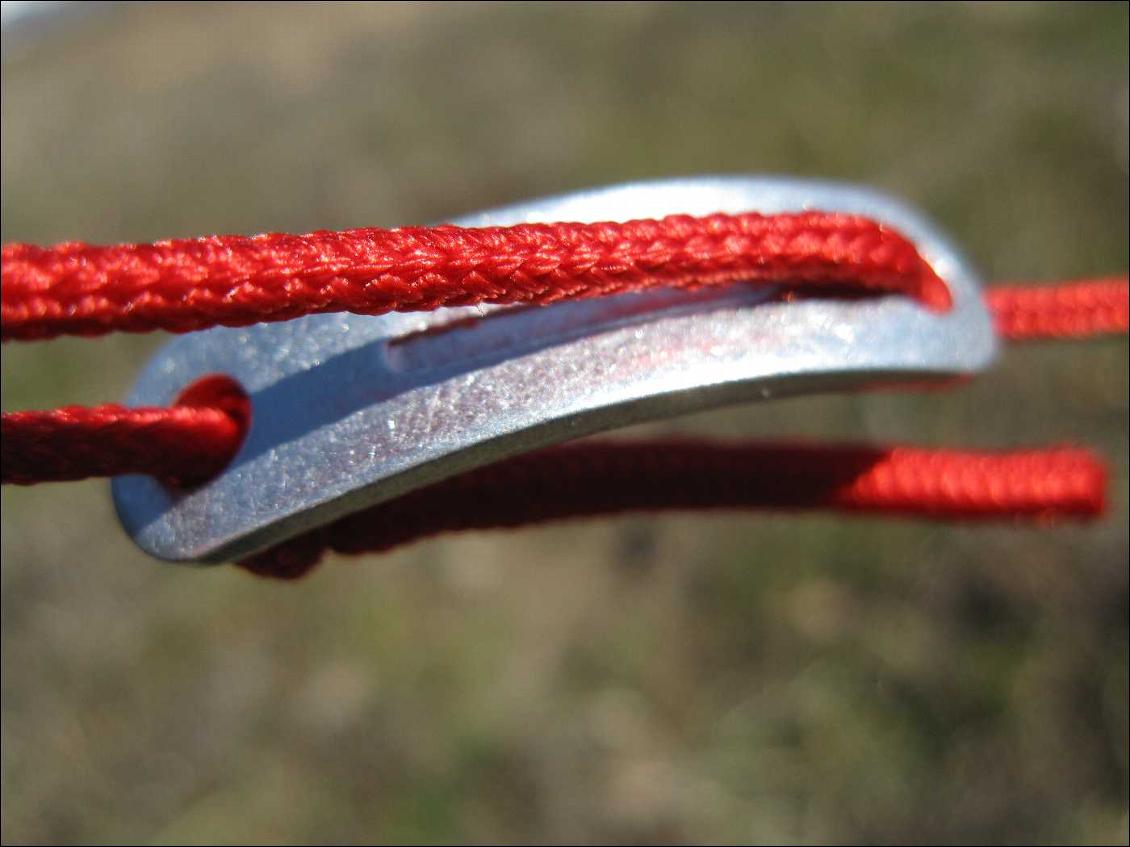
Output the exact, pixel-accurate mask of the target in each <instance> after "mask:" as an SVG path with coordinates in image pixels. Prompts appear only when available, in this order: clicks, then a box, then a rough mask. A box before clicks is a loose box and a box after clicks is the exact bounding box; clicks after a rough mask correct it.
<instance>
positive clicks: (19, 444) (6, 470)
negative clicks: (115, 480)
mask: <svg viewBox="0 0 1130 847" xmlns="http://www.w3.org/2000/svg"><path fill="white" fill-rule="evenodd" d="M240 437H241V431H240V426H239V424H238V422H236V421H234V420H233V419H232V418H231V416H229V415H228V414H227V413H225V412H224V411H223V410H221V409H212V408H190V407H187V406H174V407H173V408H169V409H164V408H159V409H126V408H123V407H121V406H116V405H106V406H96V407H94V408H85V407H82V406H65V407H63V408H61V409H51V410H48V411H35V412H5V413H4V419H3V438H2V439H0V453H2V454H3V482H5V483H16V484H17V485H32V484H35V483H39V482H66V481H69V480H79V479H86V478H88V477H92V476H117V475H119V474H130V473H143V474H150V475H151V476H155V477H158V478H159V479H162V480H164V481H166V482H169V483H171V484H174V485H191V484H195V483H200V482H204V481H206V480H208V479H209V478H210V477H212V476H215V475H216V474H217V473H219V472H220V471H221V470H223V468H224V465H226V464H227V461H228V459H229V458H230V456H231V454H232V452H233V451H232V447H233V445H236V446H238V444H239V442H240Z"/></svg>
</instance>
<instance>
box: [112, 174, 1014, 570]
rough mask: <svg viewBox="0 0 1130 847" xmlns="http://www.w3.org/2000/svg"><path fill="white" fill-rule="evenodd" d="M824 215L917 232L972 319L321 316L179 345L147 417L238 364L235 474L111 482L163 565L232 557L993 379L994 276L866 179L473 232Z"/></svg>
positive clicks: (573, 202)
mask: <svg viewBox="0 0 1130 847" xmlns="http://www.w3.org/2000/svg"><path fill="white" fill-rule="evenodd" d="M806 208H817V209H823V210H835V211H846V212H855V213H860V214H864V215H869V216H872V217H874V218H877V219H880V220H883V221H885V222H887V223H890V224H891V225H893V226H896V227H898V228H899V229H900V230H902V231H903V232H904V233H906V234H907V235H908V236H910V237H911V238H912V239H914V240H915V242H916V243H917V245H918V246H919V249H920V250H921V252H922V253H923V255H924V256H925V257H926V258H927V260H928V261H930V263H931V264H932V265H933V267H934V268H935V270H936V271H937V272H938V273H939V274H940V275H941V276H942V277H943V278H944V279H945V280H946V281H947V283H948V284H949V286H950V288H951V291H952V294H953V297H954V308H953V309H952V310H951V311H950V312H948V313H947V314H944V315H938V314H934V313H931V312H929V311H927V310H925V309H924V308H922V307H921V306H919V305H918V304H916V303H914V302H912V301H911V300H909V299H908V298H905V297H897V296H891V297H883V298H876V299H867V300H860V301H846V300H811V301H801V302H794V303H783V302H774V297H773V295H774V292H773V290H772V289H768V288H764V287H761V288H756V289H755V288H753V287H743V286H740V285H738V286H731V287H728V288H726V289H723V290H715V291H698V292H685V291H659V292H652V293H645V294H636V295H623V296H618V297H610V298H604V299H596V300H589V301H582V302H573V303H561V304H555V305H553V306H548V307H540V308H522V307H501V308H499V307H495V308H491V307H470V308H460V309H445V310H440V311H436V312H430V313H416V314H393V315H387V316H382V317H366V316H358V315H348V314H338V315H317V316H310V317H306V318H302V319H299V320H294V321H289V322H285V323H275V324H260V325H256V326H252V327H248V328H244V329H226V328H221V329H214V330H209V331H207V332H202V333H196V334H192V335H187V336H183V337H180V338H177V339H175V340H174V341H172V342H171V343H169V344H168V345H167V346H166V347H165V348H163V349H162V350H161V351H160V352H159V353H158V355H157V356H155V357H154V359H153V360H152V361H151V362H150V363H149V364H148V366H147V367H146V368H145V369H144V371H143V372H142V374H141V376H140V379H139V380H138V383H137V386H136V388H135V390H134V391H133V393H132V394H131V395H130V397H129V403H130V404H132V405H167V404H169V403H171V402H173V401H174V400H175V398H176V397H177V395H178V394H179V393H180V391H181V390H182V389H183V388H184V386H186V385H188V384H189V383H191V382H192V381H193V380H195V379H197V378H198V377H200V376H203V375H206V374H210V373H225V374H228V375H230V376H232V377H233V378H235V379H236V380H238V381H239V382H240V383H241V384H242V385H243V386H244V388H245V389H246V390H247V391H248V393H249V394H250V395H251V398H252V404H253V417H252V423H251V427H250V430H249V432H248V435H247V438H246V440H245V442H244V444H243V445H242V447H241V449H240V451H239V453H238V454H237V455H236V457H235V458H234V459H233V461H232V463H231V465H230V466H229V467H228V468H227V469H226V470H225V472H224V473H223V474H222V475H220V476H219V477H217V478H216V479H214V480H213V481H211V482H210V483H208V484H206V485H204V486H202V487H200V488H198V489H196V490H193V491H191V492H188V493H178V492H174V491H171V490H169V489H166V488H165V487H163V486H162V485H160V484H159V483H157V482H156V481H154V480H153V479H151V478H148V477H144V476H126V477H120V478H118V479H116V480H114V482H113V493H114V500H115V504H116V507H117V510H118V514H119V516H120V518H121V521H122V523H123V525H124V527H125V529H126V531H127V532H128V533H129V534H130V536H131V537H132V538H133V539H134V540H135V541H136V543H137V544H138V545H139V546H140V547H141V548H142V549H144V550H146V551H147V552H149V553H150V554H152V555H154V556H156V557H159V558H162V559H168V560H173V561H199V562H219V561H225V560H229V559H232V558H236V557H239V556H243V555H246V554H249V553H252V552H254V551H256V550H258V549H261V548H263V547H265V546H268V545H270V544H272V543H276V542H278V541H280V540H283V539H285V538H287V537H289V536H291V535H294V534H296V533H299V532H301V531H303V530H306V529H309V528H311V527H314V526H318V525H321V524H324V523H326V522H328V521H331V520H333V519H335V518H338V517H340V516H342V515H345V514H348V513H349V512H351V511H354V510H356V509H360V508H362V507H364V506H367V505H371V504H374V503H377V502H380V501H382V500H386V499H389V498H392V497H395V496H398V495H400V494H403V493H405V492H407V491H409V490H412V489H414V488H418V487H420V486H422V485H426V484H428V483H430V482H433V481H436V480H439V479H441V478H444V477H447V476H450V475H452V474H455V473H458V472H460V471H463V470H467V469H469V468H472V467H475V466H479V465H482V464H485V463H489V462H492V461H495V460H498V459H500V458H503V457H506V456H510V455H514V454H517V453H521V452H524V451H527V450H531V449H535V448H538V447H542V446H546V445H550V444H554V443H558V442H562V441H566V440H569V439H571V438H575V437H578V436H581V435H587V434H590V433H594V432H598V431H601V430H605V429H609V428H614V427H618V426H624V425H627V424H629V423H635V422H640V421H644V420H651V419H657V418H662V417H668V416H672V415H678V414H681V413H685V412H689V411H693V410H698V409H703V408H709V407H712V406H718V405H721V404H725V403H732V402H740V401H749V400H766V399H771V398H773V397H777V396H783V395H795V394H800V393H808V392H816V391H833V390H847V389H857V388H860V387H865V386H868V385H874V384H881V383H889V382H900V381H928V380H945V379H952V378H955V377H960V376H963V375H968V374H972V373H975V372H977V371H979V370H981V369H983V368H985V367H986V366H987V365H988V364H989V363H990V362H991V360H992V359H993V356H994V354H995V349H996V345H995V338H994V334H993V332H992V327H991V323H990V319H989V316H988V314H987V313H986V311H985V309H984V307H983V304H982V301H981V298H980V293H979V289H980V281H979V278H978V276H977V274H976V273H975V271H974V270H973V269H972V268H971V267H970V265H969V264H968V262H967V261H966V260H965V259H964V258H963V257H962V255H961V254H960V252H959V251H958V250H956V249H955V248H954V246H953V245H952V244H951V243H950V242H949V241H948V240H947V239H946V238H945V236H943V235H942V234H941V233H939V232H938V231H937V229H936V228H935V227H934V226H933V225H932V224H931V223H930V222H929V221H928V220H927V219H926V218H924V217H923V216H921V215H920V214H918V213H917V212H915V211H914V210H912V209H910V208H908V207H907V206H905V205H903V204H902V203H900V202H898V201H896V200H894V199H892V198H890V197H887V196H885V195H882V194H879V193H877V192H873V191H869V190H864V189H861V188H858V187H856V186H851V185H844V184H835V183H827V182H815V181H801V180H795V179H782V178H766V177H709V178H695V179H684V180H665V181H658V182H647V183H638V184H631V185H625V186H616V187H611V188H602V189H594V190H589V191H582V192H577V193H575V194H569V195H563V196H560V197H551V198H546V199H540V200H534V201H531V202H528V203H521V204H517V205H514V206H508V207H505V208H502V209H496V210H492V211H487V212H482V213H480V214H475V215H471V216H468V217H464V218H461V219H459V220H457V221H455V222H456V223H459V224H463V225H468V226H481V225H488V224H510V223H518V222H522V221H531V222H532V221H553V220H572V221H594V220H626V219H631V218H641V217H656V216H661V215H666V214H673V213H691V214H707V213H711V212H741V211H749V210H756V211H762V212H767V213H772V212H786V211H796V210H800V209H806Z"/></svg>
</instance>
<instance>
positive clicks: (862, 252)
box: [0, 212, 950, 341]
mask: <svg viewBox="0 0 1130 847" xmlns="http://www.w3.org/2000/svg"><path fill="white" fill-rule="evenodd" d="M735 281H745V282H754V283H757V282H782V281H789V282H794V283H813V284H819V283H830V282H835V283H842V282H850V283H853V284H856V285H859V286H861V287H863V288H869V289H874V290H880V291H893V292H898V293H902V294H907V295H910V296H914V297H917V298H919V299H920V300H922V301H923V302H924V303H926V304H927V305H929V306H931V307H933V308H938V309H945V308H948V306H949V303H950V298H949V292H948V289H947V288H946V286H945V284H944V283H943V282H942V281H941V280H940V279H939V278H938V277H937V275H936V274H935V273H934V271H933V270H932V269H931V268H930V266H929V264H927V263H926V262H925V261H924V260H923V259H922V257H921V256H919V254H918V252H917V251H916V249H915V247H914V245H913V244H912V243H911V242H910V241H909V240H907V239H906V238H905V237H903V236H902V235H900V234H899V233H898V232H896V231H895V230H893V229H890V228H889V227H885V226H883V225H882V224H879V223H876V222H875V221H872V220H869V219H867V218H862V217H858V216H853V215H843V214H829V213H825V212H802V213H797V214H786V215H771V216H766V215H760V214H756V213H749V214H741V215H723V214H719V215H710V216H707V217H701V218H695V217H689V216H686V215H676V216H672V217H668V218H663V219H662V220H642V221H630V222H627V223H597V224H576V223H557V224H521V225H518V226H511V227H485V228H481V229H469V228H462V227H453V226H440V227H412V228H405V229H356V230H347V231H344V232H315V233H312V234H310V235H279V234H267V235H257V236H253V237H243V236H215V237H212V238H199V239H193V240H183V241H160V242H157V243H155V244H122V245H116V246H109V247H99V246H91V245H87V244H81V243H68V244H59V245H56V246H54V247H37V246H34V245H30V244H10V245H5V247H4V248H3V296H2V307H3V308H2V321H0V329H2V332H0V335H2V337H3V339H4V340H24V341H28V340H35V339H46V338H54V337H56V336H59V335H102V334H104V333H107V332H111V331H115V330H118V331H125V332H146V331H149V330H155V329H165V330H170V331H172V332H188V331H190V330H197V329H204V328H205V327H210V326H216V325H222V326H244V325H247V324H253V323H257V322H260V321H281V320H287V319H290V318H295V317H298V316H300V315H308V314H314V313H321V312H341V311H348V312H355V313H359V314H371V315H375V314H383V313H385V312H391V311H417V310H430V309H437V308H440V307H441V306H461V305H469V304H474V303H549V302H553V301H555V300H561V299H565V298H577V297H593V296H601V295H608V294H617V293H623V292H627V291H638V290H642V289H645V288H649V287H655V286H685V287H691V286H702V285H720V284H725V283H730V282H735Z"/></svg>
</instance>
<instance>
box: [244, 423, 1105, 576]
mask: <svg viewBox="0 0 1130 847" xmlns="http://www.w3.org/2000/svg"><path fill="white" fill-rule="evenodd" d="M1105 487H1106V483H1105V471H1104V469H1103V464H1102V462H1101V461H1099V460H1098V459H1097V458H1095V457H1094V456H1093V455H1092V454H1090V453H1088V452H1086V451H1084V450H1078V449H1072V448H1051V449H1043V450H1017V451H1010V452H1001V453H988V452H974V451H959V450H930V449H920V448H913V447H870V446H858V445H838V446H837V445H807V446H806V445H798V444H718V443H704V442H692V441H653V442H604V443H600V442H588V443H580V444H573V445H566V446H563V447H556V448H552V449H549V450H543V451H540V452H537V453H531V454H527V455H524V456H519V457H517V458H513V459H508V460H506V461H503V462H499V463H497V464H494V465H490V466H488V467H484V468H479V469H478V470H474V471H471V472H469V473H465V474H463V475H461V476H457V477H454V478H451V479H448V480H445V481H443V482H439V483H436V484H434V485H432V486H429V487H427V488H423V489H419V490H417V491H413V492H411V493H409V494H406V495H404V496H402V497H400V498H398V499H396V500H392V501H390V502H388V503H382V504H380V505H377V506H373V507H370V508H368V509H365V510H363V511H361V512H358V513H356V514H353V515H350V516H348V517H346V518H343V519H342V520H339V521H337V522H336V523H333V524H330V525H328V526H325V527H322V528H320V529H317V530H314V531H313V532H310V533H307V534H305V535H302V536H300V537H298V538H296V539H293V540H291V541H288V542H285V543H283V544H280V545H278V546H276V547H274V548H271V549H270V550H267V551H265V552H262V553H259V554H257V555H255V556H252V557H251V558H249V559H247V560H245V561H244V562H242V563H241V564H242V565H243V567H245V568H247V569H248V570H251V571H253V572H254V573H258V574H261V575H269V576H275V577H284V578H289V577H296V576H301V575H302V574H304V573H306V572H307V571H308V570H309V569H310V568H312V567H313V566H314V565H315V564H317V563H318V560H319V559H320V558H321V557H322V555H323V554H324V553H326V552H328V551H334V552H338V553H365V552H376V551H383V550H388V549H390V548H392V547H396V546H398V545H400V544H405V543H407V542H410V541H414V540H416V539H419V538H425V537H427V536H430V535H435V534H437V533H441V532H450V531H456V530H468V529H489V528H497V527H517V526H524V525H527V524H534V523H542V522H544V521H550V520H561V519H563V518H576V517H590V516H594V515H608V514H616V513H621V512H626V511H638V510H653V511H654V510H672V509H743V510H749V509H784V510H791V511H802V510H803V511H807V510H812V509H833V510H836V511H844V512H863V513H877V514H883V515H907V516H915V517H924V518H943V519H953V518H961V519H966V520H968V519H973V520H987V519H996V520H999V519H1001V518H1016V517H1035V518H1039V519H1046V520H1050V519H1054V518H1064V517H1094V516H1095V515H1098V514H1101V513H1102V511H1103V497H1104V491H1105Z"/></svg>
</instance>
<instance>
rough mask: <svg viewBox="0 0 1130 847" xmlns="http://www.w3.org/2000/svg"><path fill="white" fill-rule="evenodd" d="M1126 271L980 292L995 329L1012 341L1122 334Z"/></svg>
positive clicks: (1128, 308)
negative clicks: (1075, 279) (1098, 277)
mask: <svg viewBox="0 0 1130 847" xmlns="http://www.w3.org/2000/svg"><path fill="white" fill-rule="evenodd" d="M1128 292H1130V289H1128V287H1127V280H1126V277H1124V276H1123V277H1108V278H1105V279H1084V280H1078V281H1076V282H1068V283H1061V284H1059V285H1044V286H1033V285H1000V286H996V287H993V288H990V289H989V290H988V291H986V292H985V302H986V303H987V304H988V306H989V311H990V312H992V314H993V321H994V323H995V325H996V328H997V332H998V333H999V334H1000V335H1001V336H1002V337H1003V338H1008V339H1011V340H1013V341H1021V340H1030V339H1040V338H1083V337H1087V336H1092V335H1101V334H1105V333H1120V334H1125V333H1126V331H1127V323H1128V321H1130V315H1128V313H1130V305H1128V304H1130V293H1128Z"/></svg>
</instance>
